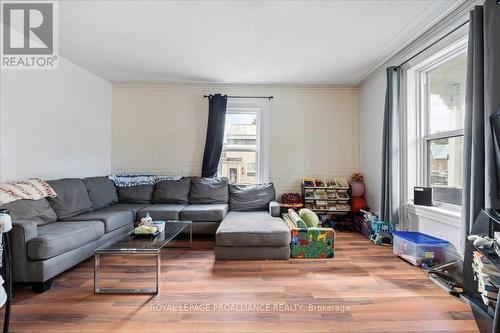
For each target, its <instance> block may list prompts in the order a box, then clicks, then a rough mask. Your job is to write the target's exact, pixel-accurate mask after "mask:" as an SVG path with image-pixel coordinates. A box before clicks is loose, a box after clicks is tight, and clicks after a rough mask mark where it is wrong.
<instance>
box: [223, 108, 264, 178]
mask: <svg viewBox="0 0 500 333" xmlns="http://www.w3.org/2000/svg"><path fill="white" fill-rule="evenodd" d="M247 103H248V102H247ZM262 109H263V108H262V107H261V106H256V105H255V104H251V105H248V104H244V105H242V104H241V103H239V104H238V103H234V102H233V103H231V104H229V103H228V107H227V111H226V126H225V132H224V144H223V147H222V156H221V161H220V166H219V175H220V176H223V177H228V178H229V182H230V183H232V184H257V183H261V182H265V181H267V179H266V178H267V165H266V163H265V161H267V157H266V153H265V152H267V149H266V147H267V146H266V145H265V143H266V142H265V141H266V140H265V137H266V135H265V131H263V129H262V128H263V121H262V113H263V112H262Z"/></svg>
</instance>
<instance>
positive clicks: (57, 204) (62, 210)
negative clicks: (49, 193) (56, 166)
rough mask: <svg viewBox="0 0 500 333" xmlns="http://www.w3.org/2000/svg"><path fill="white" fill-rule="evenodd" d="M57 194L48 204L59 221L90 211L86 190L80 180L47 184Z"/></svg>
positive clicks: (57, 181)
mask: <svg viewBox="0 0 500 333" xmlns="http://www.w3.org/2000/svg"><path fill="white" fill-rule="evenodd" d="M47 183H48V184H49V185H50V186H51V187H52V188H53V189H54V191H55V192H56V193H57V197H55V198H49V202H50V204H51V206H52V208H53V209H54V211H55V212H56V214H57V218H58V219H59V220H62V219H65V218H68V217H73V216H76V215H79V214H82V213H85V212H90V211H91V210H92V205H93V204H92V201H90V198H89V195H88V193H87V188H86V187H85V184H84V183H83V181H82V180H81V179H78V178H65V179H58V180H51V181H48V182H47Z"/></svg>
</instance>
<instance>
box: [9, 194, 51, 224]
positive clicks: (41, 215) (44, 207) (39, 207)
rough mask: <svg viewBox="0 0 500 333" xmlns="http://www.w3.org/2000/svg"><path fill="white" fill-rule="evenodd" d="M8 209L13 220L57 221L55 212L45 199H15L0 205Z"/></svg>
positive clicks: (41, 222) (44, 222)
mask: <svg viewBox="0 0 500 333" xmlns="http://www.w3.org/2000/svg"><path fill="white" fill-rule="evenodd" d="M0 209H9V210H10V217H11V218H12V220H13V221H33V222H35V223H36V224H38V225H42V224H46V223H50V222H55V221H57V215H56V212H55V211H54V210H53V209H52V207H51V206H50V203H49V201H48V200H47V199H45V198H42V199H39V200H16V201H12V202H9V203H6V204H5V205H2V206H0Z"/></svg>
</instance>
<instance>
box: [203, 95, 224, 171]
mask: <svg viewBox="0 0 500 333" xmlns="http://www.w3.org/2000/svg"><path fill="white" fill-rule="evenodd" d="M226 107H227V96H222V95H221V94H215V95H210V96H208V125H207V138H206V140H205V152H204V153H203V165H202V168H201V176H202V177H214V176H215V175H216V174H217V167H218V166H219V161H220V155H221V152H222V144H223V140H224V126H225V124H226Z"/></svg>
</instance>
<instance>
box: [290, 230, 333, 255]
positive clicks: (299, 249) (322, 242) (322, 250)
mask: <svg viewBox="0 0 500 333" xmlns="http://www.w3.org/2000/svg"><path fill="white" fill-rule="evenodd" d="M291 233H292V242H291V244H290V247H291V254H290V256H291V257H292V258H297V259H299V258H300V259H302V258H304V259H313V258H315V259H322V258H333V256H334V244H335V231H334V230H333V229H331V228H311V229H304V228H300V229H292V230H291Z"/></svg>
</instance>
